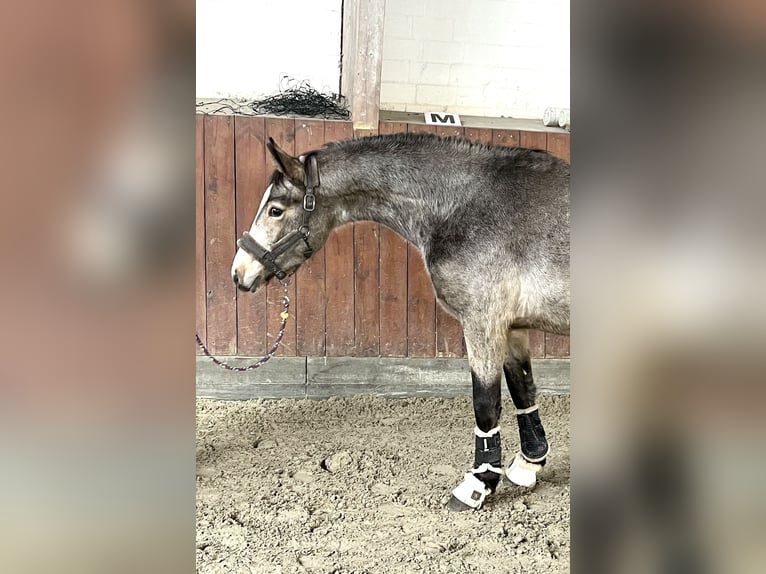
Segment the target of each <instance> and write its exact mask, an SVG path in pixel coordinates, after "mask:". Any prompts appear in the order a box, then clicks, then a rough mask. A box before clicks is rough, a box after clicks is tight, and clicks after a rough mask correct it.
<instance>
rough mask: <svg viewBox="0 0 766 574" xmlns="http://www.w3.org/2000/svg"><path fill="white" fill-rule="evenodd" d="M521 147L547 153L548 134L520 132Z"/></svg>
mask: <svg viewBox="0 0 766 574" xmlns="http://www.w3.org/2000/svg"><path fill="white" fill-rule="evenodd" d="M519 146H520V147H525V148H529V149H539V150H541V151H547V150H548V134H547V133H546V132H519Z"/></svg>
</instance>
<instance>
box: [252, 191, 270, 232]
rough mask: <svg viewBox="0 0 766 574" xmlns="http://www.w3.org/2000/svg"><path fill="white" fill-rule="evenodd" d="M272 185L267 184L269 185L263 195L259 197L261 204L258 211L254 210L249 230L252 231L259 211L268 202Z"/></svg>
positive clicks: (259, 213)
mask: <svg viewBox="0 0 766 574" xmlns="http://www.w3.org/2000/svg"><path fill="white" fill-rule="evenodd" d="M273 187H274V186H273V185H272V184H269V187H267V188H266V191H264V192H263V197H262V198H261V205H259V206H258V211H256V212H255V217H254V218H253V225H252V226H251V227H250V232H251V233H252V232H253V227H255V222H256V221H258V217H259V216H260V215H261V212H262V211H263V208H264V207H266V204H267V203H268V202H269V199H270V198H271V189H272V188H273Z"/></svg>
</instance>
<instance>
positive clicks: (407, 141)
mask: <svg viewBox="0 0 766 574" xmlns="http://www.w3.org/2000/svg"><path fill="white" fill-rule="evenodd" d="M412 147H420V148H422V150H423V151H428V150H429V149H430V150H434V151H437V150H438V151H445V150H446V151H455V152H458V153H461V154H466V155H470V154H482V155H503V156H507V155H513V156H524V155H528V154H535V155H536V154H539V153H547V152H545V151H544V150H538V149H528V148H520V147H508V146H494V145H489V144H483V143H477V142H472V141H471V140H469V139H466V138H465V137H464V136H437V135H435V134H430V133H397V134H387V135H376V136H367V137H363V138H357V139H352V140H346V141H341V142H331V143H328V144H325V146H324V148H325V149H327V150H335V149H337V150H343V151H346V152H350V153H355V152H356V153H361V152H364V151H368V150H369V151H380V150H381V149H383V150H387V151H398V150H406V149H411V148H412Z"/></svg>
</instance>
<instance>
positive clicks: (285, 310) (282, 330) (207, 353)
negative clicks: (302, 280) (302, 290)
mask: <svg viewBox="0 0 766 574" xmlns="http://www.w3.org/2000/svg"><path fill="white" fill-rule="evenodd" d="M289 284H290V283H289V282H288V281H282V287H284V290H285V291H284V295H283V297H282V312H281V313H280V314H279V316H280V317H281V318H282V322H281V323H280V324H279V333H277V338H276V340H275V341H274V344H273V345H272V346H271V349H269V350H268V351H267V352H266V354H265V355H264V356H263V357H261V358H260V359H258V360H257V361H256V362H255V363H253V364H252V365H247V366H246V367H234V366H232V365H229V364H227V363H224V362H223V361H220V360H218V359H216V358H215V357H214V356H213V355H212V354H211V353H210V351H208V349H207V347H206V346H205V344H204V343H203V342H202V340H201V339H200V338H199V335H198V334H197V333H194V337H195V338H196V339H197V346H198V347H199V348H200V349H202V352H203V353H205V356H206V357H207V358H208V359H210V360H211V361H213V362H214V363H215V364H216V365H218V366H219V367H221V368H222V369H226V370H227V371H236V372H238V373H242V372H244V371H252V370H253V369H257V368H258V367H260V366H262V365H263V364H265V363H267V362H268V360H269V359H271V357H273V356H274V354H275V353H276V352H277V349H278V348H279V345H280V343H281V342H282V337H284V336H285V329H286V328H287V318H288V317H289V316H290V313H289V312H288V311H289V309H290V297H288V296H287V287H288V285H289Z"/></svg>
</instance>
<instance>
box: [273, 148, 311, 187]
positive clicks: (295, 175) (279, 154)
mask: <svg viewBox="0 0 766 574" xmlns="http://www.w3.org/2000/svg"><path fill="white" fill-rule="evenodd" d="M266 148H267V149H268V150H269V153H270V154H271V157H272V158H273V159H274V166H275V167H276V168H277V170H279V171H280V172H281V173H283V174H284V175H286V176H287V178H288V179H289V180H290V181H291V182H292V183H293V184H294V185H303V184H304V182H305V179H306V172H305V170H304V168H303V164H302V163H301V161H300V160H299V159H298V158H296V157H293V156H291V155H290V154H288V153H287V152H285V151H284V150H283V149H282V148H280V147H279V146H278V145H277V144H276V142H275V141H274V140H273V139H272V138H269V141H268V143H267V144H266Z"/></svg>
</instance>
